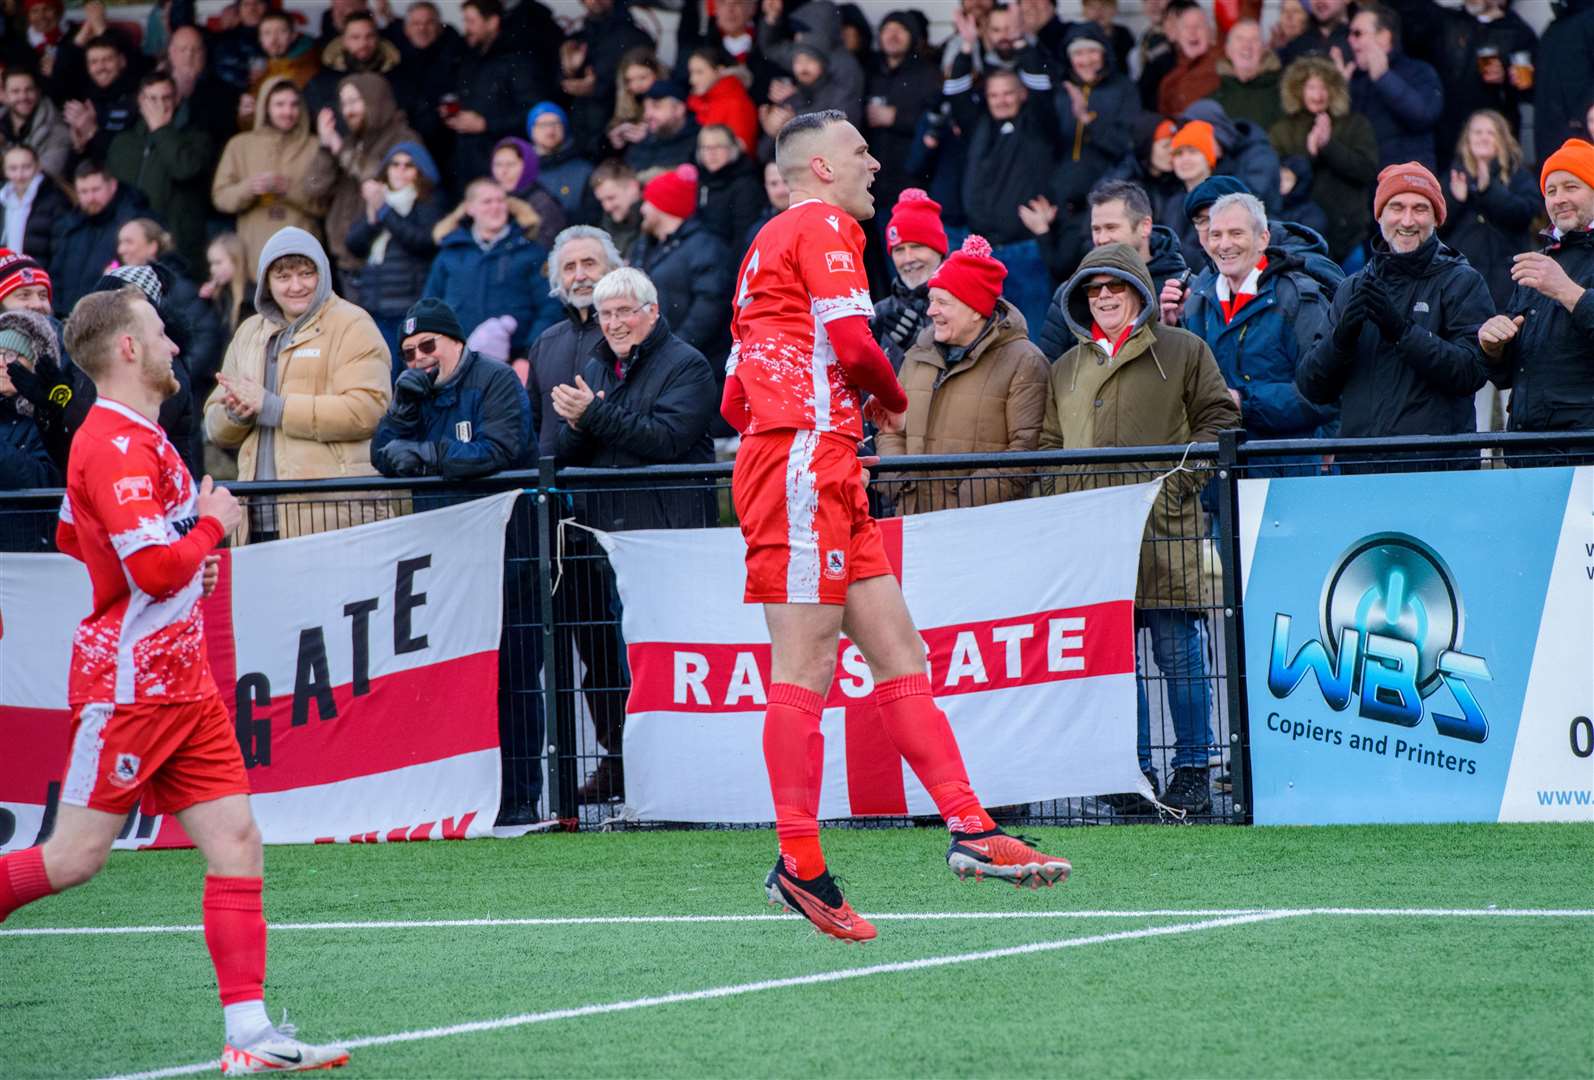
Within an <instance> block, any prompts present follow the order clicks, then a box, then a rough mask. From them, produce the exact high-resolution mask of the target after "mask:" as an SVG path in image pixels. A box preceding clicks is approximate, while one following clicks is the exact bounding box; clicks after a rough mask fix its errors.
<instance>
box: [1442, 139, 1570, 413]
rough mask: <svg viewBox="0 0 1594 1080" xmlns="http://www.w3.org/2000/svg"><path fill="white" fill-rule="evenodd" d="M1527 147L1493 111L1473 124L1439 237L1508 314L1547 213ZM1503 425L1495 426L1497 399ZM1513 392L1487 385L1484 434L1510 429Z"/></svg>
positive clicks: (1461, 145)
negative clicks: (1514, 272)
mask: <svg viewBox="0 0 1594 1080" xmlns="http://www.w3.org/2000/svg"><path fill="white" fill-rule="evenodd" d="M1524 165H1525V163H1524V161H1523V160H1522V147H1521V145H1520V144H1519V143H1518V142H1517V140H1516V136H1514V135H1512V134H1511V125H1510V124H1509V123H1507V122H1506V119H1505V117H1504V116H1502V115H1501V114H1500V113H1498V112H1495V111H1494V110H1493V109H1479V110H1478V111H1477V112H1475V113H1473V114H1472V115H1471V116H1469V117H1468V118H1467V126H1466V127H1464V128H1462V130H1461V138H1460V139H1458V140H1457V141H1456V156H1455V160H1454V161H1453V162H1452V163H1451V165H1450V180H1449V183H1448V184H1446V185H1445V202H1446V203H1448V204H1449V205H1448V206H1447V207H1446V213H1445V224H1444V227H1443V228H1441V229H1440V230H1439V234H1440V235H1441V236H1443V237H1444V240H1445V242H1446V243H1447V244H1449V245H1450V246H1451V247H1453V248H1455V249H1456V250H1457V251H1459V252H1461V254H1463V255H1465V256H1466V257H1467V261H1468V262H1470V263H1471V264H1472V265H1473V266H1474V267H1476V268H1477V271H1478V273H1480V274H1482V275H1483V280H1484V281H1486V282H1488V285H1489V295H1490V296H1491V297H1493V298H1494V303H1495V307H1496V308H1498V309H1499V310H1501V311H1504V310H1505V304H1506V301H1507V300H1508V299H1509V298H1510V296H1511V290H1512V288H1513V282H1512V281H1511V257H1512V256H1513V255H1517V254H1520V253H1521V252H1524V251H1527V250H1528V249H1529V248H1530V247H1532V246H1533V219H1534V218H1535V217H1536V216H1538V214H1539V213H1540V212H1541V211H1542V210H1543V208H1544V201H1543V199H1542V198H1540V196H1539V181H1538V175H1537V174H1536V173H1534V172H1531V171H1530V170H1528V169H1527V168H1525V167H1524ZM1496 396H1498V397H1499V400H1500V419H1501V423H1499V424H1496V423H1495V419H1494V416H1495V398H1496ZM1508 401H1510V391H1501V390H1498V389H1496V387H1495V385H1494V384H1493V383H1484V384H1483V387H1482V389H1480V390H1479V391H1478V393H1477V395H1476V396H1475V398H1474V403H1475V405H1476V407H1477V416H1478V430H1479V431H1494V430H1497V429H1498V428H1500V427H1503V426H1504V419H1505V407H1506V403H1507V402H1508Z"/></svg>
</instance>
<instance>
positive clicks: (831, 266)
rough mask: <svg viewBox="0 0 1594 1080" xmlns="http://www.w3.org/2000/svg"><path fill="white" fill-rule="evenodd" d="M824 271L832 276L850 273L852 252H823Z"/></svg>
mask: <svg viewBox="0 0 1594 1080" xmlns="http://www.w3.org/2000/svg"><path fill="white" fill-rule="evenodd" d="M825 269H826V270H829V271H830V272H831V273H832V274H850V273H852V252H850V251H827V252H825Z"/></svg>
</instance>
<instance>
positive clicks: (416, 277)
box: [347, 192, 446, 319]
mask: <svg viewBox="0 0 1594 1080" xmlns="http://www.w3.org/2000/svg"><path fill="white" fill-rule="evenodd" d="M444 213H446V209H445V207H444V206H443V200H442V198H441V197H440V196H439V195H438V194H437V193H436V192H433V193H432V194H431V195H429V196H428V197H427V198H425V199H423V200H420V201H418V202H416V204H415V205H414V207H412V208H411V209H410V212H409V213H408V214H400V213H399V212H398V211H397V210H394V209H393V208H392V207H391V206H384V207H382V210H381V212H380V213H378V214H377V215H376V224H375V225H373V224H371V222H370V221H369V220H368V219H367V218H366V216H365V214H364V213H363V212H362V213H361V214H359V215H358V216H357V217H356V218H355V219H354V224H353V225H350V226H349V237H348V240H347V243H348V245H349V253H350V254H352V255H354V256H356V257H357V258H359V259H360V269H359V270H358V271H357V272H355V273H354V274H352V275H350V276H351V277H352V278H353V279H354V280H353V281H352V282H351V283H350V288H349V289H348V290H347V291H348V294H349V296H350V298H351V299H353V300H354V301H355V303H357V304H359V305H360V306H361V307H363V308H364V309H365V310H366V311H369V312H370V313H371V314H372V315H375V316H376V317H377V318H379V319H397V318H402V317H403V315H404V313H405V312H406V311H408V310H409V309H410V305H411V304H413V303H415V301H417V300H419V299H420V298H421V293H422V292H423V291H424V290H425V288H426V275H427V274H428V273H430V272H431V269H432V259H433V258H434V257H436V255H437V242H436V241H435V240H433V239H432V228H433V226H435V225H436V224H437V223H438V222H439V221H441V220H442V218H443V214H444ZM383 232H387V233H389V234H390V237H389V239H388V242H387V252H386V254H384V255H383V257H382V261H381V263H379V264H377V265H375V266H373V265H371V264H370V263H369V262H366V261H365V260H366V259H368V258H369V257H370V254H371V245H372V244H374V243H375V242H376V238H377V237H378V236H380V235H382V233H383Z"/></svg>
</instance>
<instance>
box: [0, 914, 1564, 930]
mask: <svg viewBox="0 0 1594 1080" xmlns="http://www.w3.org/2000/svg"><path fill="white" fill-rule="evenodd" d="M1263 912H1266V913H1268V914H1277V915H1341V916H1345V915H1349V916H1371V917H1396V918H1471V917H1478V918H1513V919H1521V918H1558V919H1560V918H1570V919H1586V918H1591V917H1594V908H1352V907H1337V908H1330V907H1319V908H1260V907H1255V908H1151V909H1145V910H1139V911H1121V910H1112V911H1107V910H1094V911H899V912H881V913H877V914H867V915H866V916H865V917H866V918H868V919H871V920H873V921H875V922H948V921H958V920H996V921H1006V920H1015V921H1016V920H1023V919H1158V918H1169V919H1188V918H1217V917H1226V916H1231V915H1254V914H1259V913H1263ZM800 918H801V916H799V915H762V914H760V915H571V916H546V917H533V918H505V919H387V920H370V921H363V922H298V923H272V924H271V930H272V932H273V933H277V932H281V931H286V930H445V929H482V928H493V927H516V926H528V927H539V926H637V925H649V924H680V925H691V924H694V923H761V922H790V921H792V920H794V919H800ZM203 931H204V927H203V926H202V925H200V924H198V923H194V924H191V925H186V926H35V927H18V928H16V929H12V930H0V937H75V936H79V935H121V934H198V933H202V932H203Z"/></svg>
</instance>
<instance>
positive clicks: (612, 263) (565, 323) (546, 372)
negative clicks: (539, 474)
mask: <svg viewBox="0 0 1594 1080" xmlns="http://www.w3.org/2000/svg"><path fill="white" fill-rule="evenodd" d="M624 265H625V262H624V260H622V259H621V258H620V252H619V251H617V250H616V249H615V246H614V241H613V240H611V239H610V238H609V234H608V233H606V232H604V231H603V230H602V229H600V228H598V227H597V226H595V225H572V226H570V227H569V228H568V229H566V230H565V231H564V232H562V233H560V234H559V235H558V236H557V237H556V238H555V239H554V244H553V255H551V256H550V257H549V259H548V280H549V290H548V291H549V292H550V293H551V294H552V295H553V298H554V299H555V300H558V301H559V303H560V304H562V305H563V307H564V315H565V317H564V318H563V319H562V320H560V321H559V322H556V323H554V324H553V325H552V326H550V327H549V328H548V329H546V330H544V331H543V332H542V335H541V336H540V337H538V338H537V340H536V341H534V342H532V344H531V351H530V352H529V353H528V354H527V358H526V360H524V361H517V363H516V368H517V370H518V371H519V373H520V375H521V378H522V380H523V381H524V382H525V384H526V392H527V394H528V395H529V396H530V398H531V408H532V427H533V430H534V432H535V434H536V444H537V456H538V457H552V456H553V455H554V452H555V450H556V449H557V444H558V439H559V430H560V428H562V427H563V426H564V422H563V420H562V419H561V418H560V416H559V414H558V413H557V412H555V411H554V407H553V388H554V387H556V386H565V385H568V384H570V383H573V382H575V378H576V373H577V372H579V371H580V370H581V369H582V367H583V366H584V365H585V364H586V362H587V359H588V358H589V357H590V356H592V354H593V351H594V350H595V349H596V348H597V347H598V343H599V342H600V341H602V340H603V334H602V332H601V331H600V330H599V328H598V316H597V312H595V311H594V310H593V307H592V290H593V288H594V287H595V286H596V285H597V284H598V281H599V280H600V279H602V277H603V276H604V275H605V274H607V273H608V272H609V271H610V270H618V269H619V268H620V267H622V266H624Z"/></svg>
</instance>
